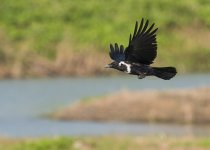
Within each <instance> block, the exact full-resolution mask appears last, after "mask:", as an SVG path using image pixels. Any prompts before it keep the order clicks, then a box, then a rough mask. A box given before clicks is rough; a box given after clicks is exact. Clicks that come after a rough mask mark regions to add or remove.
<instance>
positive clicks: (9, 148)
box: [0, 136, 210, 150]
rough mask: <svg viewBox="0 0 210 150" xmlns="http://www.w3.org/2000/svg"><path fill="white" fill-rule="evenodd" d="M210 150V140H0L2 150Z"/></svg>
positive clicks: (172, 138) (123, 138) (101, 138)
mask: <svg viewBox="0 0 210 150" xmlns="http://www.w3.org/2000/svg"><path fill="white" fill-rule="evenodd" d="M209 148H210V139H209V138H201V137H200V138H195V137H194V138H190V137H166V136H155V137H129V136H114V137H111V136H109V137H77V138H76V137H74V138H73V137H56V138H40V139H23V140H18V139H17V140H14V139H13V140H12V139H11V140H2V139H1V140H0V149H1V150H130V149H132V150H139V149H142V150H144V149H150V150H162V149H173V150H180V149H193V150H206V149H209Z"/></svg>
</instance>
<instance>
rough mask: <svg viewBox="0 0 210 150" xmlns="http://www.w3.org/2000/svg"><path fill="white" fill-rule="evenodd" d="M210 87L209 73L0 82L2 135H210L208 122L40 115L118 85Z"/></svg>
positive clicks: (113, 88) (107, 92) (126, 87)
mask: <svg viewBox="0 0 210 150" xmlns="http://www.w3.org/2000/svg"><path fill="white" fill-rule="evenodd" d="M203 86H210V75H185V76H177V77H176V78H173V79H172V80H169V81H163V80H160V79H156V78H147V79H143V80H138V79H137V78H135V77H112V78H111V77H104V78H56V79H27V80H1V81H0V135H4V136H12V137H28V136H51V135H104V134H137V135H142V134H172V135H186V134H196V135H210V127H208V126H183V125H167V124H158V125H157V124H145V123H138V124H128V123H122V122H109V123H98V122H80V121H67V122H61V121H54V120H48V119H46V118H40V116H41V115H42V114H45V113H49V112H52V111H55V110H56V109H58V108H60V107H63V106H66V105H69V104H71V103H74V102H75V101H77V100H80V99H81V98H84V97H90V96H99V95H104V94H109V93H114V92H116V91H119V90H122V89H129V90H147V89H158V90H160V89H161V90H162V89H174V88H194V87H203Z"/></svg>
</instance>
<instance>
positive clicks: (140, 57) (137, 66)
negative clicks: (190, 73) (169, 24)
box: [105, 19, 177, 80]
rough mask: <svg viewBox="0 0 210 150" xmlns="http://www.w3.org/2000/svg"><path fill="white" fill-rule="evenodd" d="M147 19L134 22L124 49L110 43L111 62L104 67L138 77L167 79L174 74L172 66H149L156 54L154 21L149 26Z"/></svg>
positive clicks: (174, 70) (174, 69) (121, 46)
mask: <svg viewBox="0 0 210 150" xmlns="http://www.w3.org/2000/svg"><path fill="white" fill-rule="evenodd" d="M148 25H149V21H148V20H146V22H145V23H144V19H142V20H141V23H140V25H138V22H136V25H135V29H134V32H133V36H132V35H131V34H130V39H129V44H128V47H127V48H126V49H124V47H123V45H120V46H118V44H117V43H115V44H114V46H113V45H112V44H110V52H109V55H110V57H111V59H112V60H114V61H113V62H112V63H110V64H108V65H106V66H105V67H106V68H114V69H117V70H119V71H123V72H126V73H128V74H132V75H137V76H138V78H139V79H143V78H144V77H146V76H156V77H158V78H161V79H164V80H169V79H171V78H172V77H174V76H175V75H176V73H177V72H176V68H174V67H151V66H150V64H152V63H153V61H154V59H155V58H156V56H157V41H156V31H157V30H158V28H156V29H154V30H153V27H154V25H155V24H154V23H153V24H152V25H151V26H150V27H149V26H148Z"/></svg>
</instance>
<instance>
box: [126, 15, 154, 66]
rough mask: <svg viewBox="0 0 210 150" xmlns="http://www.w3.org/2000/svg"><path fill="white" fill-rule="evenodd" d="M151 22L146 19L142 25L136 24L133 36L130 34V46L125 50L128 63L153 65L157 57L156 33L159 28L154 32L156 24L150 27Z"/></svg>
mask: <svg viewBox="0 0 210 150" xmlns="http://www.w3.org/2000/svg"><path fill="white" fill-rule="evenodd" d="M148 25H149V21H148V20H146V23H144V19H142V20H141V23H140V25H139V26H138V22H136V25H135V29H134V32H133V36H132V35H131V34H130V39H129V44H128V47H127V48H126V50H125V59H126V61H130V62H135V63H142V64H147V65H149V64H152V63H153V61H154V59H155V58H156V56H157V42H156V31H157V30H158V28H156V29H154V30H153V27H154V25H155V24H154V23H153V24H152V25H151V26H150V27H148Z"/></svg>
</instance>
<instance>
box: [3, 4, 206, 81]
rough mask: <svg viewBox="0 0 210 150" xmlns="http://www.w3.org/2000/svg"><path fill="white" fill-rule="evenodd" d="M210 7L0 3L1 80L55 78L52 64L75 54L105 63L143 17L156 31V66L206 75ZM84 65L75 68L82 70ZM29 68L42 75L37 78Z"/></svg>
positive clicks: (196, 5)
mask: <svg viewBox="0 0 210 150" xmlns="http://www.w3.org/2000/svg"><path fill="white" fill-rule="evenodd" d="M119 4H120V5H119ZM209 6H210V1H207V0H185V1H181V0H179V1H176V2H175V1H166V0H160V1H156V0H150V1H143V0H129V1H127V0H121V1H119V0H112V1H109V2H107V1H105V0H102V1H96V0H89V1H83V0H78V1H65V0H62V1H56V0H54V1H50V0H39V1H25V0H19V1H16V0H10V1H2V2H1V5H0V10H1V13H0V76H5V77H10V76H11V77H22V76H43V75H46V76H49V75H54V74H55V75H57V74H56V73H54V72H56V71H57V70H59V69H60V70H62V65H60V66H59V65H57V63H58V62H60V61H64V62H65V61H68V60H70V59H71V58H72V55H74V54H75V53H77V54H78V53H79V52H82V53H89V52H93V53H97V54H98V55H100V58H101V57H103V58H104V57H108V55H107V51H108V45H109V43H113V42H119V43H120V44H124V45H126V44H127V43H128V36H129V33H130V32H133V31H132V30H133V28H134V23H135V21H136V20H140V19H141V18H142V17H144V18H148V19H150V20H151V22H155V23H156V25H157V27H159V32H158V39H157V40H158V43H159V47H158V52H159V53H158V59H157V61H156V64H158V65H168V64H169V65H175V66H176V67H177V68H178V70H179V72H195V71H200V72H209V70H210V59H209V57H210V48H209V47H210V45H209V39H210V19H209V14H210V11H209V10H210V9H209ZM65 54H67V55H65ZM104 54H106V55H105V56H104ZM61 55H62V57H61ZM84 55H86V54H84ZM84 55H81V56H84ZM68 56H69V57H68ZM73 57H74V56H73ZM95 58H96V57H92V58H91V59H93V60H95ZM83 59H85V61H86V58H85V57H82V58H80V59H79V60H78V61H76V62H75V64H76V65H78V66H81V63H80V61H83ZM71 63H72V61H71ZM55 66H57V67H58V68H57V69H55V70H56V71H53V69H54V68H55ZM67 66H68V65H67ZM93 67H95V68H96V69H93V70H96V71H89V72H87V74H88V73H89V74H92V75H94V74H97V73H98V72H97V70H98V69H97V66H94V65H93ZM33 68H41V69H43V70H42V71H41V73H39V72H38V73H37V72H36V71H35V72H33ZM68 68H69V70H71V71H69V72H73V71H72V70H73V67H71V66H70V65H69V66H68ZM28 70H29V71H28ZM31 70H32V71H31ZM57 72H59V71H57ZM69 72H67V73H65V75H71V73H69ZM58 75H59V73H58Z"/></svg>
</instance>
